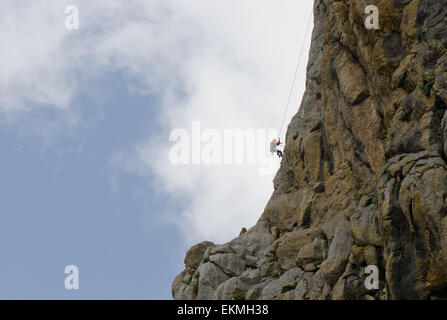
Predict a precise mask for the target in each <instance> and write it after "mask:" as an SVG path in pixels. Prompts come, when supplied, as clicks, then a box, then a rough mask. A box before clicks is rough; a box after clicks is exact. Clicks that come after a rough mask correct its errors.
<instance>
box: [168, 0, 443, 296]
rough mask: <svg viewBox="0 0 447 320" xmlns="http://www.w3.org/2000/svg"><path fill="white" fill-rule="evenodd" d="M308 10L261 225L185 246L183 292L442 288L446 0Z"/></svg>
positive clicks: (417, 291)
mask: <svg viewBox="0 0 447 320" xmlns="http://www.w3.org/2000/svg"><path fill="white" fill-rule="evenodd" d="M367 5H376V6H377V7H378V9H379V14H380V29H379V30H367V29H366V28H365V25H364V21H365V18H366V15H365V13H364V11H365V8H366V6H367ZM314 16H315V27H314V31H313V35H312V46H311V50H310V55H309V57H310V60H309V64H308V68H307V82H306V93H305V95H304V97H303V101H302V104H301V107H300V109H299V112H298V114H297V115H296V116H295V117H294V118H293V119H292V121H291V123H290V124H289V126H288V131H287V137H286V145H285V150H284V151H285V152H284V153H285V156H284V159H283V160H282V164H281V168H280V169H279V171H278V173H277V175H276V177H275V179H274V192H273V195H272V197H271V199H270V200H269V202H268V204H267V206H266V208H265V210H264V212H263V214H262V216H261V218H260V219H259V221H258V223H257V224H256V225H255V226H254V227H253V228H251V229H249V230H248V231H246V232H243V233H241V235H240V236H239V237H238V238H236V239H234V240H233V241H231V242H229V243H228V244H225V245H222V246H217V245H214V244H212V243H208V242H205V243H201V244H199V245H197V246H195V247H193V248H192V249H191V250H192V251H191V250H190V252H188V254H187V258H186V259H185V263H186V269H185V270H184V271H183V272H182V273H181V274H180V275H178V276H177V278H176V279H175V280H174V283H173V286H172V293H173V297H174V298H175V299H244V298H245V299H437V298H447V217H446V216H447V166H446V159H447V158H446V153H447V113H446V112H445V111H446V107H447V50H446V47H447V0H368V1H366V0H339V1H332V0H316V1H315V4H314ZM368 265H375V266H377V268H378V270H379V280H380V282H379V289H370V290H369V289H367V288H366V287H365V285H364V283H365V278H366V276H367V275H366V274H365V268H366V266H368Z"/></svg>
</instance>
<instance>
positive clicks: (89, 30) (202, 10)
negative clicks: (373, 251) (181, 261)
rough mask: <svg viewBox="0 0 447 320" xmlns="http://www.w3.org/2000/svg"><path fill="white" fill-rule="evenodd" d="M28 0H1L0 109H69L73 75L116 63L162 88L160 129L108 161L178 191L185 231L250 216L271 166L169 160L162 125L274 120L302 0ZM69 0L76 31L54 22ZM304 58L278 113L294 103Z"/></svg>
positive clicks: (204, 235) (304, 7) (289, 69)
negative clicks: (262, 171) (262, 169)
mask: <svg viewBox="0 0 447 320" xmlns="http://www.w3.org/2000/svg"><path fill="white" fill-rule="evenodd" d="M33 3H41V5H38V4H34V5H29V4H28V2H26V1H13V0H8V1H5V3H2V4H3V7H2V8H3V10H2V13H0V23H1V25H2V28H1V29H0V39H2V43H6V45H4V46H3V47H2V50H1V51H0V59H2V65H1V66H0V91H2V93H3V94H2V95H1V97H0V111H1V112H2V113H3V114H5V115H8V116H9V115H11V114H16V113H17V112H20V113H23V112H26V111H27V110H29V109H30V108H36V107H39V108H41V107H42V106H43V105H44V106H45V107H47V108H48V107H52V108H59V109H70V106H71V104H72V101H73V97H74V96H76V94H78V92H79V91H78V90H80V88H81V87H82V80H83V79H86V78H89V77H92V76H95V75H97V74H100V73H102V72H105V71H110V70H125V71H126V72H127V73H128V74H129V75H131V76H132V77H135V78H136V79H139V81H140V83H141V88H138V89H139V90H147V91H150V92H151V93H152V94H155V95H157V96H159V97H160V98H161V101H162V105H161V110H160V112H159V114H160V118H159V121H160V125H161V127H162V128H164V130H163V131H162V132H160V133H155V134H152V135H151V136H150V137H148V138H147V139H142V142H139V143H138V144H137V145H136V147H135V148H134V149H133V151H132V152H131V153H130V154H127V156H123V154H120V155H119V156H117V157H116V158H115V161H114V163H115V164H118V165H121V166H123V167H124V169H125V170H129V171H132V172H133V173H136V174H141V173H143V172H145V170H149V171H150V172H151V178H153V177H155V179H157V182H158V183H159V185H160V186H161V190H163V192H166V193H168V194H171V195H172V196H173V197H175V196H176V195H182V197H183V198H186V199H187V200H188V201H187V202H186V203H187V205H186V207H184V208H183V210H181V212H179V213H173V214H172V215H170V218H171V219H172V220H174V221H176V223H177V224H178V225H179V227H180V228H181V229H182V230H183V231H184V233H185V235H186V237H187V239H188V241H189V242H194V241H199V240H204V239H210V240H213V241H217V242H223V241H226V240H229V239H231V238H232V237H233V236H236V235H237V233H238V232H239V230H240V228H241V227H242V226H250V225H253V224H254V223H255V222H256V220H257V218H258V217H259V216H260V214H261V212H262V210H263V208H264V206H265V204H266V202H267V200H268V197H269V195H270V194H271V192H272V177H269V176H259V175H258V174H257V168H256V167H253V166H176V167H173V166H171V165H170V164H169V162H168V149H169V147H170V144H169V141H168V135H169V131H170V130H171V129H174V128H185V129H187V130H188V129H189V128H190V126H191V121H193V120H200V121H201V124H202V125H203V127H204V128H205V127H206V128H215V129H218V130H223V129H225V128H229V129H231V128H250V129H258V128H260V129H279V126H280V121H281V118H282V113H283V108H284V103H285V101H286V99H287V94H288V90H289V87H290V81H291V77H292V76H293V72H294V68H295V64H296V60H297V54H298V51H299V49H300V48H299V46H300V44H301V41H302V40H303V38H304V33H305V29H306V25H307V20H308V17H309V13H310V10H311V6H312V3H313V1H312V0H306V1H296V0H281V1H272V0H256V1H255V0H242V1H241V0H226V1H223V0H213V1H205V0H169V1H161V0H151V1H138V0H128V1H124V0H123V1H105V0H101V1H71V2H67V3H64V1H62V2H60V1H44V0H42V1H40V2H39V1H36V2H33ZM72 3H74V4H77V5H78V6H79V14H80V29H79V30H77V31H68V30H66V29H65V28H64V18H65V15H64V7H65V6H66V5H68V4H72ZM305 50H306V52H307V48H306V49H305ZM4 61H7V62H8V63H3V62H4ZM305 65H306V61H305V60H304V61H303V63H302V68H301V72H300V77H299V79H298V82H299V83H300V84H301V87H300V89H299V90H298V89H297V90H296V94H295V95H294V100H293V101H294V102H295V103H294V105H293V106H291V108H290V111H289V114H288V119H290V116H291V115H292V114H293V113H295V112H296V111H297V100H298V97H299V96H300V94H301V92H302V89H303V87H304V78H305V77H304V71H305ZM67 112H71V111H67ZM132 168H133V169H132Z"/></svg>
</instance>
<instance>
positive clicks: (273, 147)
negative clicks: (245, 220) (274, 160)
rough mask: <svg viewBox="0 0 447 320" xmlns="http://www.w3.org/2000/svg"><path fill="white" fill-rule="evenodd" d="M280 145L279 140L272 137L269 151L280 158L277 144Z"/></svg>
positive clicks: (280, 154) (280, 152) (280, 153)
mask: <svg viewBox="0 0 447 320" xmlns="http://www.w3.org/2000/svg"><path fill="white" fill-rule="evenodd" d="M280 145H281V140H280V139H279V138H278V141H277V140H276V139H273V140H272V142H270V152H271V153H272V154H274V153H276V154H277V155H278V157H280V158H282V156H283V155H282V151H281V150H279V149H277V147H278V146H280Z"/></svg>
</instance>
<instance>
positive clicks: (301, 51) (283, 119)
mask: <svg viewBox="0 0 447 320" xmlns="http://www.w3.org/2000/svg"><path fill="white" fill-rule="evenodd" d="M312 14H313V12H312V10H311V12H310V16H309V20H308V22H307V28H306V34H305V36H304V41H303V43H302V44H301V50H300V53H299V58H298V63H297V65H296V69H295V74H294V76H293V80H292V85H291V86H290V91H289V97H288V98H287V103H286V107H285V110H284V114H283V117H282V122H281V127H280V129H279V137H281V133H282V130H283V128H284V122H285V121H286V115H287V111H288V109H289V105H290V101H291V100H292V94H293V89H294V88H295V83H296V78H297V76H298V71H299V69H300V65H301V58H302V56H303V51H304V45H305V44H306V41H307V34H308V33H309V28H310V22H311V21H312Z"/></svg>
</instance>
